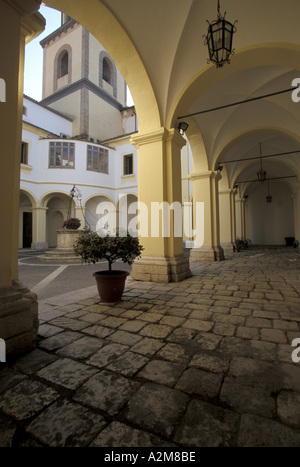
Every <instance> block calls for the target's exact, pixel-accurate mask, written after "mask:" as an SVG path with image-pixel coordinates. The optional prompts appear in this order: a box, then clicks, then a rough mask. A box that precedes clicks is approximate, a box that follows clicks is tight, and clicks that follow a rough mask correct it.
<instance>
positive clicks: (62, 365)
mask: <svg viewBox="0 0 300 467" xmlns="http://www.w3.org/2000/svg"><path fill="white" fill-rule="evenodd" d="M97 371H98V370H97V369H95V368H92V367H91V366H88V365H84V364H82V363H78V362H75V361H74V360H71V359H69V358H62V359H60V360H57V361H56V362H54V363H52V364H51V365H48V366H47V367H45V368H43V369H42V370H40V371H39V372H38V373H37V375H38V376H40V377H41V378H44V379H45V380H47V381H51V382H52V383H55V384H58V385H60V386H63V387H65V388H67V389H77V388H78V387H79V386H80V385H81V384H82V383H84V382H85V381H86V380H87V379H88V378H90V377H91V376H93V375H94V374H95V373H96V372H97Z"/></svg>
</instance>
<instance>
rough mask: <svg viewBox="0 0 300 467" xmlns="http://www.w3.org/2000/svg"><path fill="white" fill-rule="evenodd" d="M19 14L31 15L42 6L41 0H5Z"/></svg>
mask: <svg viewBox="0 0 300 467" xmlns="http://www.w3.org/2000/svg"><path fill="white" fill-rule="evenodd" d="M4 1H5V3H7V4H8V5H9V6H10V7H11V8H13V9H14V10H15V11H16V12H17V13H18V14H19V15H21V16H24V15H31V14H32V13H34V12H36V11H38V9H39V8H40V4H41V3H42V1H41V0H4Z"/></svg>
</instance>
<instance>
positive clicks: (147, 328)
mask: <svg viewBox="0 0 300 467" xmlns="http://www.w3.org/2000/svg"><path fill="white" fill-rule="evenodd" d="M21 256H22V255H21ZM22 257H23V258H24V255H23V256H22ZM35 261H36V260H35V258H34V257H33V256H31V259H29V258H27V259H26V258H25V262H24V261H21V262H20V263H19V268H20V278H21V279H22V280H23V281H24V282H26V280H25V279H26V278H27V279H28V282H30V285H31V288H33V289H34V287H35V285H37V284H41V276H39V275H38V274H37V273H36V268H38V267H39V266H38V265H36V264H35ZM61 267H62V265H55V266H54V265H50V266H48V273H47V266H46V265H44V267H43V274H42V280H44V281H45V280H46V282H44V284H47V277H48V285H49V286H50V285H51V284H52V280H50V279H49V275H50V274H52V278H53V281H55V280H58V281H59V275H57V279H56V278H55V275H54V276H53V272H54V271H55V270H56V271H57V269H58V268H61ZM76 268H80V265H77V266H76V267H75V266H74V265H73V266H72V265H69V266H66V268H64V269H63V271H62V273H64V274H67V272H68V274H69V279H67V276H66V279H65V280H66V282H67V281H69V282H70V284H71V283H72V275H73V277H75V276H76V275H75V274H74V271H75V269H76ZM82 268H86V266H82ZM98 268H99V267H98ZM40 269H42V267H41V266H40ZM191 270H192V274H193V275H192V277H190V278H188V279H186V280H184V281H182V282H179V283H168V284H161V283H153V282H152V283H147V282H138V281H133V280H131V279H130V278H129V279H128V280H127V284H126V290H125V293H124V296H123V300H122V301H121V302H118V303H114V304H106V303H101V302H100V299H99V296H98V295H97V291H96V286H95V285H94V284H93V283H91V284H90V283H87V284H86V286H85V287H81V288H80V287H79V286H78V284H79V282H77V280H74V282H73V285H74V286H73V290H71V289H72V287H71V286H70V287H69V288H68V291H67V292H65V293H61V292H62V289H60V288H59V287H58V286H57V288H56V290H57V294H53V293H50V294H48V295H51V296H48V297H47V294H46V293H45V291H44V292H43V287H41V285H40V291H41V293H44V296H46V298H41V299H40V300H39V320H40V327H39V335H38V341H37V346H36V349H34V350H33V351H31V352H29V353H27V354H25V355H22V356H21V357H20V358H15V359H10V360H9V361H8V362H6V363H1V367H0V393H1V400H0V445H1V446H2V447H4V446H16V447H23V446H30V447H39V446H52V447H59V446H83V447H88V446H89V447H141V446H143V447H152V448H154V447H165V448H174V449H178V448H180V449H182V448H194V447H217V446H220V447H221V446H232V447H239V446H249V447H255V446H266V447H271V446H276V447H277V446H283V447H295V446H299V445H300V362H298V361H297V360H299V359H295V358H294V360H296V361H293V359H292V353H293V352H294V356H297V355H298V354H297V352H296V350H297V348H296V347H294V346H293V345H292V343H293V340H294V339H297V338H300V329H299V323H300V294H299V285H300V256H299V253H298V252H297V251H296V250H294V249H293V248H289V247H282V248H267V247H264V248H258V247H257V248H255V247H252V248H249V249H246V250H243V251H241V252H240V253H238V254H237V253H236V254H231V255H228V256H227V259H226V260H225V261H221V262H197V263H191ZM47 274H48V276H47ZM78 274H79V272H78ZM80 274H81V273H80ZM34 282H35V283H34ZM60 282H62V281H61V279H60ZM52 285H53V284H52Z"/></svg>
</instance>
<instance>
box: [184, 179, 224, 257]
mask: <svg viewBox="0 0 300 467" xmlns="http://www.w3.org/2000/svg"><path fill="white" fill-rule="evenodd" d="M220 178H221V175H220V174H219V172H214V171H207V172H203V173H193V174H191V175H190V179H191V180H192V182H193V201H194V213H195V216H194V217H195V218H196V206H197V203H199V202H202V203H204V238H203V239H201V243H199V241H198V239H197V238H196V239H195V241H194V248H193V249H192V250H191V253H190V261H223V260H224V259H225V258H224V251H223V248H222V247H221V245H220V219H219V193H218V182H219V180H220ZM196 222H197V219H196Z"/></svg>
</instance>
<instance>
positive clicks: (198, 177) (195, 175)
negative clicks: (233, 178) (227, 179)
mask: <svg viewBox="0 0 300 467" xmlns="http://www.w3.org/2000/svg"><path fill="white" fill-rule="evenodd" d="M188 178H189V179H190V180H191V181H192V182H193V181H195V180H202V179H206V178H210V179H215V180H216V181H217V182H218V181H219V180H221V178H222V175H221V174H220V173H219V172H215V171H213V170H208V171H207V172H194V173H192V174H190V175H189V176H188Z"/></svg>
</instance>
